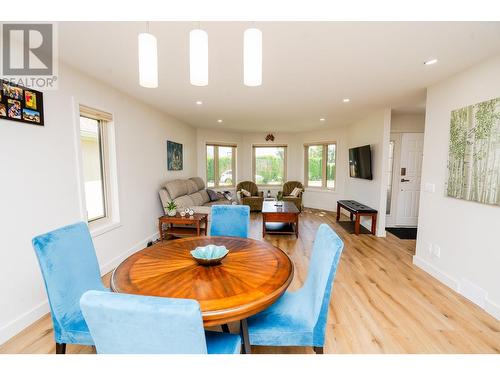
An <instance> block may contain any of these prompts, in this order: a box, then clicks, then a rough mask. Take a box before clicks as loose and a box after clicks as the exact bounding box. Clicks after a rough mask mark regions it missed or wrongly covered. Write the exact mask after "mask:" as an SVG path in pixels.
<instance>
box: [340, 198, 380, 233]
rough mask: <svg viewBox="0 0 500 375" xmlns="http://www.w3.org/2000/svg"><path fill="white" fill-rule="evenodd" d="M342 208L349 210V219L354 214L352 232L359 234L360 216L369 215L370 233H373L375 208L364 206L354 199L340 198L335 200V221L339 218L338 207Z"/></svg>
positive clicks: (375, 216)
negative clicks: (370, 219)
mask: <svg viewBox="0 0 500 375" xmlns="http://www.w3.org/2000/svg"><path fill="white" fill-rule="evenodd" d="M341 208H343V209H345V210H347V211H349V213H350V216H351V221H352V219H353V216H356V221H355V223H354V233H356V234H359V229H360V228H359V225H360V219H361V216H370V217H371V218H372V234H375V231H376V229H377V210H374V209H373V208H370V207H368V206H365V205H364V204H361V203H359V202H356V201H348V200H340V201H337V221H339V220H340V209H341Z"/></svg>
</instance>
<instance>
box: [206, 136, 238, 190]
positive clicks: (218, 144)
mask: <svg viewBox="0 0 500 375" xmlns="http://www.w3.org/2000/svg"><path fill="white" fill-rule="evenodd" d="M208 146H213V148H214V186H208V153H207V148H208ZM219 147H232V149H233V154H232V155H233V156H232V160H231V172H232V173H231V174H232V177H233V183H232V184H231V185H219V182H220V171H219ZM237 152H238V146H237V145H235V144H234V143H222V142H207V143H206V144H205V178H206V184H207V188H208V187H210V188H214V189H219V188H220V189H223V188H234V187H235V186H236V154H237Z"/></svg>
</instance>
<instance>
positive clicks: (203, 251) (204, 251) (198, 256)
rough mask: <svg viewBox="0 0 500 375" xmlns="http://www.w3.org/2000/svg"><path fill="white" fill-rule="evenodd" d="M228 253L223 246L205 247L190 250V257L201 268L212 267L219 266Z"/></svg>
mask: <svg viewBox="0 0 500 375" xmlns="http://www.w3.org/2000/svg"><path fill="white" fill-rule="evenodd" d="M228 253H229V250H228V249H226V247H225V246H217V245H207V246H199V247H197V248H196V249H194V250H192V251H191V256H192V257H193V258H194V259H195V260H196V261H197V262H198V263H199V264H201V265H202V266H214V265H216V264H220V263H221V262H222V259H224V258H225V257H226V255H227V254H228Z"/></svg>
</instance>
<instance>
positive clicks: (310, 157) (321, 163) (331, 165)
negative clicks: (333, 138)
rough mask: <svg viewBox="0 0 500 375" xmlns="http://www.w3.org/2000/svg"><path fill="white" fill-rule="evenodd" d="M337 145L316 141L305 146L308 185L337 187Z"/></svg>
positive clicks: (328, 187)
mask: <svg viewBox="0 0 500 375" xmlns="http://www.w3.org/2000/svg"><path fill="white" fill-rule="evenodd" d="M335 159H336V145H335V143H333V142H330V143H316V144H310V145H305V146H304V160H305V181H306V186H307V187H318V188H327V189H335V162H336V161H335Z"/></svg>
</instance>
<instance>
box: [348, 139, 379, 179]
mask: <svg viewBox="0 0 500 375" xmlns="http://www.w3.org/2000/svg"><path fill="white" fill-rule="evenodd" d="M349 175H350V176H351V177H354V178H364V179H367V180H371V179H372V178H373V176H372V152H371V149H370V145H366V146H361V147H355V148H350V149H349Z"/></svg>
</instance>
